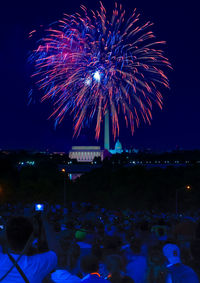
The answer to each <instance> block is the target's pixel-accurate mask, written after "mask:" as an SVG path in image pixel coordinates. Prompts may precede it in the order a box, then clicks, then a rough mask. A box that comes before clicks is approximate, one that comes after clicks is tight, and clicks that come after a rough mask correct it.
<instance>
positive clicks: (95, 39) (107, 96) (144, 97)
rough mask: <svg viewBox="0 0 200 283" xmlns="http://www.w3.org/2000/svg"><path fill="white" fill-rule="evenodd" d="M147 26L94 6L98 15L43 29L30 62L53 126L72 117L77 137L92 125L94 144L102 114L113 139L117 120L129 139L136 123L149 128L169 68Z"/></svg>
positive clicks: (70, 18) (83, 9) (121, 13)
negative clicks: (122, 121) (121, 121)
mask: <svg viewBox="0 0 200 283" xmlns="http://www.w3.org/2000/svg"><path fill="white" fill-rule="evenodd" d="M151 26H152V23H151V22H146V23H145V24H139V14H138V13H137V11H136V10H134V11H133V13H132V15H131V16H130V17H126V14H125V11H124V10H123V8H122V5H118V4H115V8H114V10H113V13H112V15H111V16H110V17H109V16H107V12H106V9H105V8H104V6H103V4H102V3H101V2H100V9H99V10H98V11H88V10H87V8H86V7H84V6H81V12H80V13H76V14H74V15H67V14H64V16H63V19H62V20H60V21H58V22H57V23H55V24H54V25H52V26H50V27H49V28H48V30H47V31H46V34H45V36H44V38H43V39H41V40H40V41H39V42H38V45H37V48H36V49H35V50H34V51H33V52H32V54H31V56H30V60H31V62H32V63H33V64H34V68H35V71H34V74H33V77H34V78H35V80H36V84H37V85H38V87H39V89H41V90H43V93H44V95H43V96H42V101H44V100H47V99H51V100H52V101H53V108H54V110H53V112H52V114H51V117H54V118H55V121H56V123H60V122H61V121H62V120H63V118H64V116H65V114H66V113H69V114H72V115H73V119H74V135H77V136H78V135H79V134H80V131H81V128H82V126H83V124H84V123H86V122H87V121H88V120H92V119H95V121H96V129H95V132H96V139H98V138H99V135H100V130H101V124H102V121H103V120H104V116H105V115H106V112H109V115H110V119H111V122H112V133H113V136H114V138H115V137H116V136H118V135H119V117H124V119H125V122H126V126H127V127H130V129H131V132H132V134H133V132H134V129H135V127H138V126H139V121H140V120H141V119H142V120H144V122H147V123H149V124H150V122H151V119H152V104H153V103H156V104H157V105H158V106H159V107H160V108H162V104H163V98H162V95H161V93H160V91H159V90H158V89H159V87H160V86H162V85H163V86H164V87H166V88H169V81H168V78H167V76H166V74H165V73H164V71H163V68H165V67H169V68H171V65H170V63H169V61H168V59H167V58H166V57H165V56H164V54H163V51H162V50H160V49H158V46H159V45H160V44H163V43H165V42H164V41H156V40H155V35H154V33H153V32H152V31H151V30H150V27H151ZM33 33H35V31H33V32H32V33H30V37H32V35H33Z"/></svg>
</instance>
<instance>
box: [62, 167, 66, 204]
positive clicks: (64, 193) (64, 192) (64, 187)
mask: <svg viewBox="0 0 200 283" xmlns="http://www.w3.org/2000/svg"><path fill="white" fill-rule="evenodd" d="M61 172H62V173H63V174H64V186H63V195H64V208H65V207H66V174H65V173H66V170H65V168H62V170H61Z"/></svg>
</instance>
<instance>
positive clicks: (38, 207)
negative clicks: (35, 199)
mask: <svg viewBox="0 0 200 283" xmlns="http://www.w3.org/2000/svg"><path fill="white" fill-rule="evenodd" d="M43 210H44V204H40V203H38V204H36V205H35V211H43Z"/></svg>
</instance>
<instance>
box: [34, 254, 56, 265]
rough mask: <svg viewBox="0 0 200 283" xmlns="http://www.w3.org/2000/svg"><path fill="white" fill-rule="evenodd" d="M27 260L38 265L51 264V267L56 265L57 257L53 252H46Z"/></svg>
mask: <svg viewBox="0 0 200 283" xmlns="http://www.w3.org/2000/svg"><path fill="white" fill-rule="evenodd" d="M29 260H31V261H32V262H39V263H40V265H44V264H47V263H52V264H53V265H56V264H57V255H56V253H55V252H53V251H48V252H45V253H39V254H36V255H33V256H29Z"/></svg>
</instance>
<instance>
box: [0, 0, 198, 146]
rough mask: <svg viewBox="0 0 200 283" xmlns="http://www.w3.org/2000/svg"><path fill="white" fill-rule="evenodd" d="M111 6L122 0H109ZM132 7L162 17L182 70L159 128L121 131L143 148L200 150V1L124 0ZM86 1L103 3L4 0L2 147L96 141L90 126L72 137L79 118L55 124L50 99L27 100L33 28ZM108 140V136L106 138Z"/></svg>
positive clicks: (162, 32)
mask: <svg viewBox="0 0 200 283" xmlns="http://www.w3.org/2000/svg"><path fill="white" fill-rule="evenodd" d="M103 3H104V5H105V6H106V7H107V8H110V7H112V5H114V1H111V0H104V1H103ZM121 3H122V4H123V5H124V7H125V9H126V10H129V9H132V10H133V9H134V8H135V7H136V8H138V11H139V12H140V13H141V14H142V16H141V19H142V22H144V21H148V20H150V21H152V22H154V24H155V25H154V26H153V31H154V32H155V34H156V35H157V37H158V39H159V40H166V41H167V45H166V47H165V50H166V55H167V57H168V58H169V59H170V62H171V63H172V65H173V68H174V71H173V72H171V73H169V78H170V85H171V90H170V91H164V93H163V95H164V108H163V111H160V110H159V109H158V108H157V107H156V106H155V107H154V109H153V121H152V125H151V126H147V125H144V124H143V123H141V126H140V128H139V129H136V131H135V134H134V136H133V137H132V136H131V135H130V133H129V130H124V129H123V130H122V131H121V132H120V140H121V141H122V144H123V145H124V146H127V147H129V146H131V145H132V146H135V147H136V148H144V147H145V148H147V147H151V148H153V149H173V148H175V147H176V146H177V145H179V146H180V147H182V148H185V149H194V148H199V149H200V128H199V124H200V112H199V105H200V90H199V78H200V70H199V54H200V53H199V26H200V25H199V10H198V1H197V0H196V1H193V0H191V1H187V2H186V1H182V2H181V1H155V0H152V1H149V0H148V1H147V0H135V1H131V0H123V1H121ZM80 4H84V5H86V6H87V7H88V8H92V9H96V8H98V6H99V4H98V1H94V0H93V1H86V0H84V1H80V0H73V1H69V0H68V1H67V0H65V1H64V0H56V1H55V0H54V1H53V0H49V1H47V0H40V1H39V0H35V1H33V0H28V1H14V0H13V1H4V2H2V3H1V19H0V23H1V25H0V29H1V34H0V62H1V67H0V73H1V74H0V80H1V88H0V148H2V149H22V148H24V149H36V150H44V149H49V150H50V151H52V150H53V151H64V150H68V149H69V148H70V147H71V145H72V144H79V145H82V144H95V141H94V139H93V138H92V137H93V136H94V127H93V128H90V129H84V130H83V132H82V134H81V136H80V137H79V138H78V139H75V140H72V120H71V118H70V117H66V119H65V121H64V122H63V123H62V124H61V125H60V126H59V127H58V128H57V129H56V130H55V129H54V123H53V120H47V117H48V116H49V114H50V113H51V107H50V105H48V104H44V103H43V104H40V103H39V102H37V101H36V103H35V104H31V105H30V106H28V105H27V102H28V91H29V89H30V88H31V81H30V80H29V76H28V71H29V67H28V66H27V56H28V52H29V51H30V50H31V49H32V48H33V42H31V41H30V40H28V33H29V32H30V31H31V30H33V29H35V28H36V29H37V28H38V27H39V26H40V25H44V26H48V24H50V23H52V22H54V21H56V20H58V19H60V18H62V14H63V13H64V12H66V13H68V14H70V13H74V12H76V11H79V7H80ZM99 144H100V145H103V144H102V137H101V138H100V142H99Z"/></svg>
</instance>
